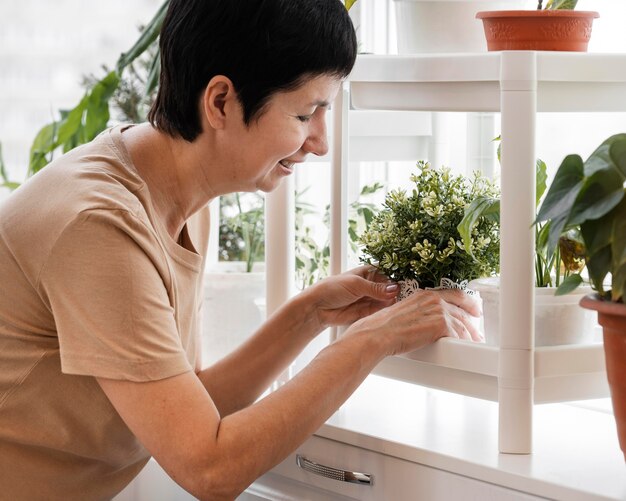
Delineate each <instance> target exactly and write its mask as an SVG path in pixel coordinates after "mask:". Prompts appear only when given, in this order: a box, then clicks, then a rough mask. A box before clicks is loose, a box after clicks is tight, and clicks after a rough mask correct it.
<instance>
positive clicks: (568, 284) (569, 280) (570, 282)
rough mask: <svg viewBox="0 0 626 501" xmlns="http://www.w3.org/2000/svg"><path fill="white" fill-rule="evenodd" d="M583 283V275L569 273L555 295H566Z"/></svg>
mask: <svg viewBox="0 0 626 501" xmlns="http://www.w3.org/2000/svg"><path fill="white" fill-rule="evenodd" d="M582 283H583V277H581V276H580V275H579V274H578V273H575V274H573V275H569V276H567V277H565V278H564V279H563V282H561V285H559V287H558V289H557V290H556V292H555V294H554V295H555V296H564V295H565V294H569V293H570V292H572V291H574V290H575V289H576V288H577V287H578V286H579V285H580V284H582Z"/></svg>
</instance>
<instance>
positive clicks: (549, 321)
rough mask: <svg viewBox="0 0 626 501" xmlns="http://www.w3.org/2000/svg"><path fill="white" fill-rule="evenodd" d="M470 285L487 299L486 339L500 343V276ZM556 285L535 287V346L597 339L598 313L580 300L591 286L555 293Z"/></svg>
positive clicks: (480, 280)
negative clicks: (587, 308) (568, 292)
mask: <svg viewBox="0 0 626 501" xmlns="http://www.w3.org/2000/svg"><path fill="white" fill-rule="evenodd" d="M469 287H471V288H472V289H475V290H477V291H478V292H480V296H481V297H482V300H483V324H482V329H483V332H484V334H485V342H486V343H487V344H489V345H493V346H498V345H499V344H500V279H499V277H490V278H479V279H476V280H472V281H471V282H470V283H469ZM554 292H555V288H554V287H535V346H556V345H565V344H580V343H591V342H593V341H594V338H595V325H596V319H595V317H594V315H593V313H594V312H591V311H590V310H585V309H584V308H581V307H580V306H579V305H578V303H579V301H580V300H581V299H582V297H583V296H585V295H587V294H589V293H590V292H591V287H578V289H576V290H575V291H574V292H572V293H570V294H567V295H565V296H555V295H554Z"/></svg>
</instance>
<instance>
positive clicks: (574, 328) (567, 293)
mask: <svg viewBox="0 0 626 501" xmlns="http://www.w3.org/2000/svg"><path fill="white" fill-rule="evenodd" d="M499 139H500V138H499V137H498V138H496V140H499ZM498 158H500V147H498ZM535 167H536V171H535V172H536V181H535V185H536V204H537V206H539V202H540V200H541V198H542V196H543V194H544V193H545V190H546V187H547V185H546V181H547V172H546V171H547V169H546V164H545V163H544V162H543V161H542V160H540V159H538V160H537V162H536V164H535ZM487 215H489V216H490V217H494V218H496V219H497V220H498V221H499V220H500V198H499V197H497V198H494V197H478V198H477V199H475V200H474V201H472V203H471V204H470V205H469V206H468V207H467V209H466V210H465V215H464V217H463V220H462V221H461V224H460V225H459V233H460V234H461V236H462V238H463V242H464V243H465V245H466V246H467V247H468V248H471V245H472V240H473V237H472V231H473V228H474V225H475V221H476V220H477V219H478V218H480V217H484V216H487ZM549 229H550V225H549V224H547V223H544V224H538V225H536V227H535V259H534V261H535V344H536V345H537V346H550V345H563V344H579V343H588V342H590V341H591V340H592V336H593V324H594V323H595V320H594V319H593V316H592V315H591V314H589V312H586V311H585V310H581V309H580V308H578V301H579V300H580V298H581V297H582V296H583V295H584V294H585V291H584V290H582V289H581V290H580V291H577V292H576V293H572V291H573V290H574V289H576V288H577V286H578V285H579V284H580V280H579V277H580V275H579V274H578V272H580V270H581V269H582V268H583V267H584V258H583V255H582V247H583V246H582V243H581V242H580V237H579V235H578V230H577V228H572V229H570V230H569V231H567V232H566V233H564V234H562V235H560V237H559V245H558V246H557V249H556V251H555V252H549V250H548V245H547V240H548V231H549ZM499 286H500V283H499V277H490V278H479V279H477V280H474V281H472V282H471V283H470V287H471V288H472V289H475V290H478V291H479V292H480V295H481V297H482V299H483V311H484V318H483V322H484V331H485V338H486V342H487V343H488V344H493V345H498V344H499V338H500V314H499V307H500V297H499V295H500V288H499ZM587 289H588V290H590V289H589V288H588V287H587ZM555 295H556V296H560V297H555Z"/></svg>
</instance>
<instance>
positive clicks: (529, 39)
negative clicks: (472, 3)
mask: <svg viewBox="0 0 626 501" xmlns="http://www.w3.org/2000/svg"><path fill="white" fill-rule="evenodd" d="M577 3H578V1H577V0H547V1H546V2H544V1H543V0H538V3H537V8H536V9H532V10H531V9H528V10H492V11H483V12H478V13H477V14H476V17H477V18H478V19H482V21H483V27H484V31H485V37H486V40H487V48H488V50H490V51H491V50H494V51H495V50H549V51H575V52H586V51H587V46H588V43H589V39H590V38H591V29H592V25H593V20H594V19H595V18H597V17H599V14H598V13H597V12H594V11H576V10H575V8H576V4H577ZM544 4H545V5H544Z"/></svg>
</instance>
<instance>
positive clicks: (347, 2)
mask: <svg viewBox="0 0 626 501" xmlns="http://www.w3.org/2000/svg"><path fill="white" fill-rule="evenodd" d="M355 3H356V0H345V1H344V4H345V6H346V9H348V10H350V8H351V7H352V6H353V5H354V4H355Z"/></svg>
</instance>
